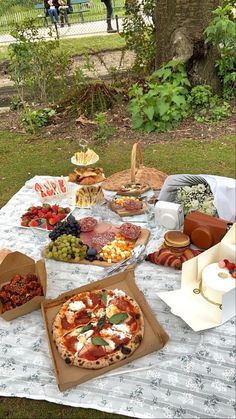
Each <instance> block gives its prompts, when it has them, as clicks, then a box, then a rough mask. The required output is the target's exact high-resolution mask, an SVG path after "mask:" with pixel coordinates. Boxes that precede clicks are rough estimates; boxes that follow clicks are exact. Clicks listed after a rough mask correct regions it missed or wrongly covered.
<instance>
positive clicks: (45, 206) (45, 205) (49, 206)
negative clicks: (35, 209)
mask: <svg viewBox="0 0 236 419" xmlns="http://www.w3.org/2000/svg"><path fill="white" fill-rule="evenodd" d="M43 208H46V209H49V208H50V209H51V205H49V204H43Z"/></svg>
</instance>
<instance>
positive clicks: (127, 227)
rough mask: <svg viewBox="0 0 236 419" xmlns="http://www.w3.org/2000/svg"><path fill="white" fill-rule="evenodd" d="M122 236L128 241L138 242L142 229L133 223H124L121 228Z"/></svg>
mask: <svg viewBox="0 0 236 419" xmlns="http://www.w3.org/2000/svg"><path fill="white" fill-rule="evenodd" d="M119 230H120V234H121V235H122V236H124V237H125V238H126V239H128V240H137V238H138V237H139V236H140V234H141V227H139V226H136V225H134V224H131V223H124V224H122V225H121V226H120V228H119Z"/></svg>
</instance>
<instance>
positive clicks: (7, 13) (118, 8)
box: [0, 0, 124, 34]
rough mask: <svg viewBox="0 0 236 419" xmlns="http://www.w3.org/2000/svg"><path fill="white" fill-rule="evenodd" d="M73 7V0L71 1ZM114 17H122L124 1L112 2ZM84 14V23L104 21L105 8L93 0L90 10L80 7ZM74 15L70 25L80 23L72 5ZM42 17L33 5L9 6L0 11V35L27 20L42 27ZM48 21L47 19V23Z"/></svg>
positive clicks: (42, 12)
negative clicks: (34, 21) (31, 20)
mask: <svg viewBox="0 0 236 419" xmlns="http://www.w3.org/2000/svg"><path fill="white" fill-rule="evenodd" d="M38 3H43V0H39V1H38ZM71 3H72V5H73V0H72V2H71ZM113 7H114V15H118V16H123V15H124V0H115V1H114V0H113ZM82 9H83V10H85V12H84V13H83V19H84V22H93V21H96V20H103V19H106V7H105V5H104V4H103V3H101V1H100V0H93V2H92V5H91V7H90V8H86V7H85V6H83V7H82ZM73 10H74V13H72V14H70V16H69V19H70V23H81V22H82V20H81V15H80V14H77V13H76V12H78V11H81V8H80V6H79V5H73ZM42 15H44V10H43V9H42V10H41V9H39V10H36V9H35V8H34V4H32V3H29V2H23V1H22V4H17V5H11V4H10V5H9V7H7V8H5V9H4V13H2V11H1V10H0V34H5V33H8V32H10V30H11V27H12V26H14V24H15V23H16V22H17V23H21V22H23V21H24V20H27V19H36V22H37V25H39V26H43V25H44V19H42V18H41V17H40V18H38V16H42ZM49 20H50V19H49V18H48V21H49Z"/></svg>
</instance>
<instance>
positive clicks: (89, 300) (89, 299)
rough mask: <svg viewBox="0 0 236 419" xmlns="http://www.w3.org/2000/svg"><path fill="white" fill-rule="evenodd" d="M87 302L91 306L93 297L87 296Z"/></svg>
mask: <svg viewBox="0 0 236 419" xmlns="http://www.w3.org/2000/svg"><path fill="white" fill-rule="evenodd" d="M87 302H88V306H89V307H92V306H93V302H92V300H91V298H89V297H87Z"/></svg>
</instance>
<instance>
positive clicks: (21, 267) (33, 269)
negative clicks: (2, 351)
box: [0, 252, 47, 320]
mask: <svg viewBox="0 0 236 419" xmlns="http://www.w3.org/2000/svg"><path fill="white" fill-rule="evenodd" d="M28 273H32V274H35V275H37V277H38V278H39V279H40V283H41V285H42V288H43V294H44V295H42V296H36V297H33V298H32V299H31V300H30V301H27V303H25V304H23V305H21V306H19V307H16V308H14V309H12V310H8V311H5V313H3V314H0V316H1V317H2V318H3V319H5V320H13V319H15V318H17V317H20V316H24V315H25V314H28V313H30V312H31V311H34V310H37V309H38V308H40V305H41V302H42V301H43V300H44V299H45V295H46V286H47V282H46V269H45V262H44V260H38V261H37V262H35V261H34V259H31V258H30V257H29V256H26V255H25V254H23V253H20V252H10V253H8V254H7V255H6V256H5V257H4V259H3V261H2V263H1V264H0V289H1V288H2V286H3V285H5V284H6V283H7V282H9V281H10V280H11V279H12V278H13V276H14V275H16V274H19V275H26V274H28ZM0 313H1V302H0Z"/></svg>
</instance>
